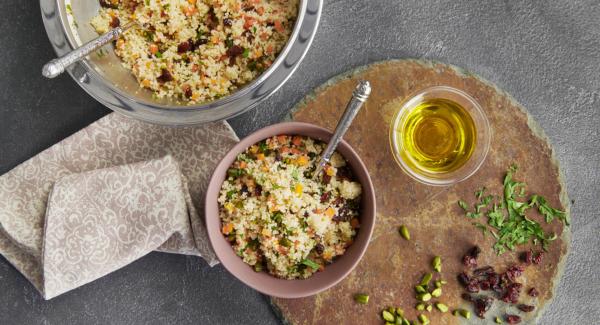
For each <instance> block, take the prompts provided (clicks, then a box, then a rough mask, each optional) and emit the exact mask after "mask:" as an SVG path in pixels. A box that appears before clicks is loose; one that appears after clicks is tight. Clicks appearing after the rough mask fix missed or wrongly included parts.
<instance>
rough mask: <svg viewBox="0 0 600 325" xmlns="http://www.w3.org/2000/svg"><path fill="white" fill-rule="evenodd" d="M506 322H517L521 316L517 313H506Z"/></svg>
mask: <svg viewBox="0 0 600 325" xmlns="http://www.w3.org/2000/svg"><path fill="white" fill-rule="evenodd" d="M506 322H507V323H509V324H519V323H520V322H521V317H519V316H517V315H506Z"/></svg>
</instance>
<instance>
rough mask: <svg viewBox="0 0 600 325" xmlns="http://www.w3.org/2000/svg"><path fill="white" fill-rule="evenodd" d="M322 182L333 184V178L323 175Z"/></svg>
mask: <svg viewBox="0 0 600 325" xmlns="http://www.w3.org/2000/svg"><path fill="white" fill-rule="evenodd" d="M321 182H322V183H323V184H329V182H331V176H329V175H327V174H325V173H323V178H322V179H321Z"/></svg>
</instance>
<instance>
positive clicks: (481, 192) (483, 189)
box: [475, 186, 486, 199]
mask: <svg viewBox="0 0 600 325" xmlns="http://www.w3.org/2000/svg"><path fill="white" fill-rule="evenodd" d="M485 190H486V188H485V186H484V187H482V188H481V189H479V190H477V191H475V197H476V198H478V199H481V197H482V196H483V193H484V192H485Z"/></svg>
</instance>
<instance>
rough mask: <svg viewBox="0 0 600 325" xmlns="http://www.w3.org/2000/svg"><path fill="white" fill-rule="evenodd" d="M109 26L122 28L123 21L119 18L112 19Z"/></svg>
mask: <svg viewBox="0 0 600 325" xmlns="http://www.w3.org/2000/svg"><path fill="white" fill-rule="evenodd" d="M109 25H110V27H112V28H117V27H119V26H121V21H120V20H119V18H117V17H112V19H111V20H110V23H109Z"/></svg>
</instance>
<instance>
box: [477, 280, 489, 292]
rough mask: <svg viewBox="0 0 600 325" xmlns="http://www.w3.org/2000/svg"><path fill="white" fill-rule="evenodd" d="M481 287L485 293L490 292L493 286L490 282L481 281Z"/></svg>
mask: <svg viewBox="0 0 600 325" xmlns="http://www.w3.org/2000/svg"><path fill="white" fill-rule="evenodd" d="M479 287H480V288H481V290H483V291H488V290H490V288H491V287H492V285H491V284H490V282H489V281H487V280H483V281H479Z"/></svg>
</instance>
